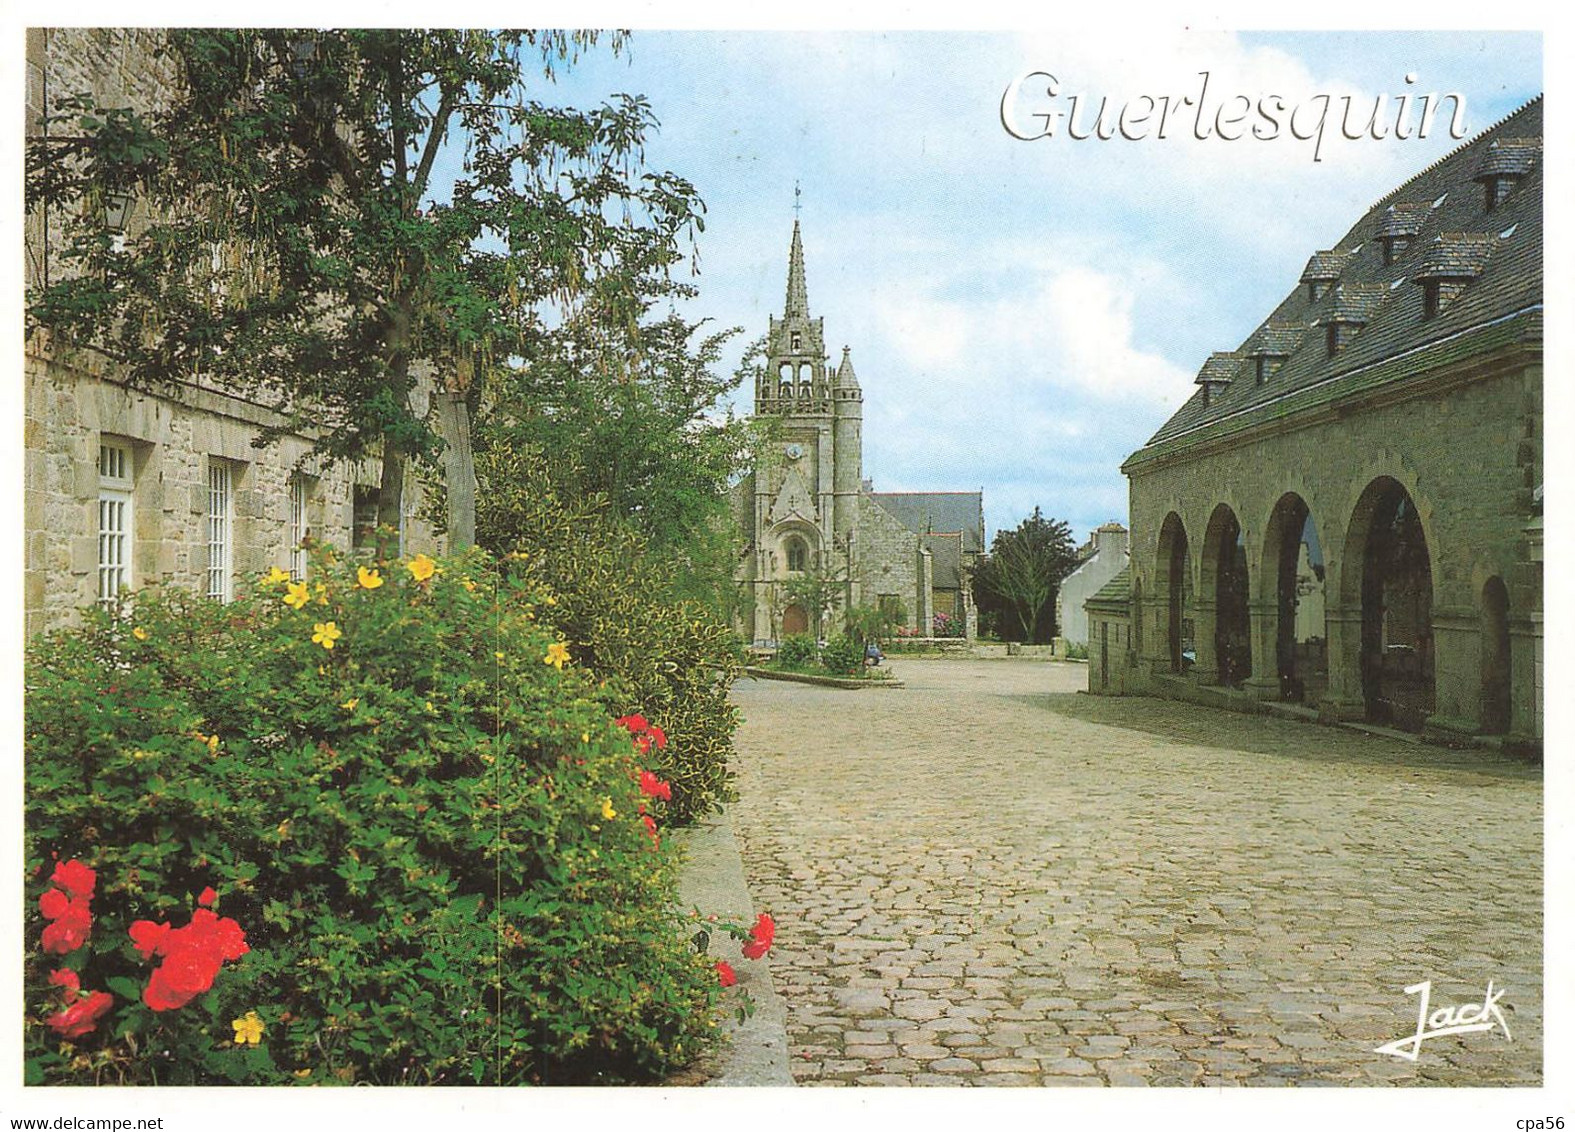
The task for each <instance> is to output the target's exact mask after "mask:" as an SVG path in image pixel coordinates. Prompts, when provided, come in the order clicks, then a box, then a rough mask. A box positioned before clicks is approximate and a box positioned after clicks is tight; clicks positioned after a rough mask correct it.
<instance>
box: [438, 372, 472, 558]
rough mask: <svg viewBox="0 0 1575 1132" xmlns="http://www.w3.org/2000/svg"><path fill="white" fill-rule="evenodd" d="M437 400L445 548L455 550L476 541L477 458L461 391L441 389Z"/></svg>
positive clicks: (459, 549)
mask: <svg viewBox="0 0 1575 1132" xmlns="http://www.w3.org/2000/svg"><path fill="white" fill-rule="evenodd" d="M437 403H438V422H439V425H440V426H441V429H442V433H443V441H444V445H445V447H444V449H443V478H444V480H445V482H446V486H447V489H448V552H449V553H450V554H458V553H459V552H460V551H464V550H469V549H470V548H471V547H472V546H475V545H476V461H475V456H474V453H473V452H472V451H471V447H470V409H469V407H468V406H467V405H466V404H465V394H464V393H463V392H457V393H440V394H439V395H438V399H437Z"/></svg>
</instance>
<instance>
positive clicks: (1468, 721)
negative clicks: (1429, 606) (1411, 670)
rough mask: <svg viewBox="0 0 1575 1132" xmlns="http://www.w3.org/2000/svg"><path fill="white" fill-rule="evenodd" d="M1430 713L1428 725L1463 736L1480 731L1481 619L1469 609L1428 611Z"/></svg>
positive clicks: (1468, 607) (1463, 607) (1439, 607)
mask: <svg viewBox="0 0 1575 1132" xmlns="http://www.w3.org/2000/svg"><path fill="white" fill-rule="evenodd" d="M1432 625H1433V710H1432V712H1430V713H1429V715H1428V718H1427V723H1428V725H1429V726H1432V727H1437V728H1441V729H1443V730H1446V731H1452V732H1456V733H1458V734H1464V735H1474V734H1476V733H1477V732H1478V731H1481V730H1482V616H1481V614H1479V613H1478V612H1477V611H1476V610H1475V609H1472V608H1471V607H1470V606H1438V605H1435V606H1434V607H1433V611H1432Z"/></svg>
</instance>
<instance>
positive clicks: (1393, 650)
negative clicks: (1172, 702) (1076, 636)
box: [1088, 97, 1545, 745]
mask: <svg viewBox="0 0 1575 1132" xmlns="http://www.w3.org/2000/svg"><path fill="white" fill-rule="evenodd" d="M1541 135H1542V99H1541V98H1540V97H1539V98H1538V99H1536V100H1534V101H1533V102H1531V103H1530V104H1528V105H1527V106H1525V107H1523V108H1522V109H1521V110H1519V111H1517V112H1516V113H1515V114H1513V115H1511V116H1510V117H1508V118H1507V119H1505V120H1504V121H1502V122H1500V123H1498V124H1497V125H1495V126H1493V127H1492V128H1491V129H1489V130H1487V131H1485V132H1484V133H1482V134H1481V135H1479V136H1478V137H1476V138H1473V139H1472V140H1470V141H1468V142H1467V143H1465V144H1463V145H1462V146H1460V147H1459V148H1458V149H1456V150H1455V151H1454V152H1452V153H1450V154H1449V155H1448V156H1447V157H1445V158H1443V159H1442V160H1440V161H1439V162H1437V163H1436V164H1434V165H1433V166H1431V167H1429V168H1428V169H1425V170H1423V171H1422V172H1421V173H1419V174H1417V175H1416V176H1415V177H1413V178H1411V179H1410V180H1409V181H1407V182H1405V183H1404V184H1402V185H1400V186H1399V187H1398V188H1396V189H1395V190H1394V191H1393V192H1391V193H1389V194H1388V195H1387V196H1385V197H1384V198H1383V199H1382V200H1380V201H1378V202H1377V203H1376V204H1375V205H1373V207H1372V208H1371V209H1369V210H1368V211H1367V213H1366V214H1365V215H1363V216H1362V217H1361V218H1360V219H1359V220H1358V221H1357V222H1356V224H1355V225H1354V226H1353V227H1352V228H1351V230H1350V231H1349V232H1348V233H1347V234H1346V235H1345V236H1344V237H1343V238H1342V239H1340V240H1339V241H1338V242H1336V243H1335V244H1334V245H1333V246H1332V247H1330V248H1328V249H1326V250H1315V251H1314V252H1313V253H1312V254H1311V256H1310V258H1309V260H1308V262H1307V266H1306V268H1305V270H1304V271H1303V272H1302V275H1301V278H1300V279H1299V280H1298V281H1296V284H1295V286H1294V288H1293V289H1292V290H1291V291H1290V292H1289V293H1288V294H1287V295H1286V296H1285V298H1284V299H1283V300H1282V301H1281V302H1280V303H1279V305H1278V306H1276V307H1275V308H1274V309H1273V310H1272V311H1271V312H1269V314H1268V316H1267V317H1266V318H1265V319H1264V320H1263V322H1262V323H1261V324H1260V325H1259V327H1258V328H1257V329H1256V330H1255V331H1254V332H1253V333H1252V334H1251V335H1250V336H1249V337H1248V338H1247V340H1246V341H1244V342H1241V343H1239V344H1238V345H1237V346H1236V347H1235V348H1234V349H1230V350H1225V351H1220V352H1217V353H1215V354H1213V355H1212V356H1211V357H1210V358H1209V359H1208V360H1207V361H1205V362H1204V364H1203V366H1202V368H1201V370H1200V372H1199V374H1198V377H1197V385H1198V389H1197V391H1196V392H1195V393H1194V394H1193V396H1192V397H1191V398H1190V399H1189V400H1188V401H1187V402H1186V404H1185V405H1184V406H1182V408H1181V409H1180V410H1178V411H1177V412H1176V414H1175V415H1174V416H1173V417H1171V419H1170V420H1168V421H1167V422H1166V423H1165V424H1164V426H1163V427H1162V428H1161V429H1160V430H1159V431H1158V432H1157V433H1155V434H1154V436H1153V437H1152V438H1151V439H1150V440H1149V441H1148V443H1147V444H1145V445H1144V446H1143V447H1142V448H1140V449H1139V450H1138V451H1137V452H1134V453H1133V454H1132V455H1131V456H1130V457H1129V458H1128V459H1127V461H1126V463H1125V464H1123V465H1122V470H1123V471H1124V472H1125V473H1126V474H1127V476H1128V477H1129V479H1130V490H1131V527H1132V551H1131V570H1130V576H1129V578H1128V579H1126V580H1125V581H1124V582H1123V583H1122V585H1121V586H1119V587H1115V586H1112V587H1108V591H1109V592H1105V593H1103V594H1102V595H1100V596H1101V597H1102V599H1103V600H1102V601H1101V602H1098V603H1093V602H1091V603H1090V604H1089V607H1088V608H1089V614H1090V618H1091V623H1092V624H1091V629H1092V633H1091V637H1092V640H1093V641H1094V642H1096V643H1095V648H1096V649H1097V648H1098V642H1099V641H1100V640H1101V639H1102V638H1101V635H1100V630H1099V627H1098V621H1099V619H1100V617H1101V616H1103V617H1106V618H1108V619H1110V620H1111V624H1112V628H1113V629H1114V630H1115V631H1114V632H1111V631H1109V630H1107V631H1106V633H1105V636H1106V637H1111V638H1120V639H1123V640H1124V641H1125V644H1124V646H1122V647H1120V648H1119V649H1117V648H1116V646H1114V645H1112V646H1111V649H1112V652H1111V654H1110V655H1107V656H1104V657H1102V658H1101V657H1091V662H1090V670H1091V671H1090V690H1091V691H1115V690H1124V691H1141V692H1149V693H1155V694H1161V695H1174V696H1182V697H1187V698H1201V699H1206V700H1211V701H1214V702H1221V703H1232V702H1234V703H1237V704H1238V705H1241V706H1248V705H1249V704H1250V702H1251V701H1254V700H1283V701H1290V702H1299V703H1302V704H1305V705H1308V706H1311V707H1315V708H1317V709H1318V710H1319V711H1320V713H1321V714H1323V715H1324V716H1325V717H1332V718H1339V719H1365V720H1369V721H1372V722H1374V723H1379V724H1385V725H1389V726H1395V727H1400V728H1404V729H1408V730H1413V731H1416V730H1425V731H1429V732H1433V733H1437V734H1440V735H1444V736H1458V737H1463V736H1473V735H1489V736H1503V737H1505V738H1506V739H1507V740H1508V741H1521V742H1525V743H1527V744H1530V745H1535V744H1539V743H1540V741H1541V737H1542V729H1543V723H1542V721H1543V703H1544V698H1545V696H1544V684H1543V675H1542V673H1543V666H1542V656H1543V624H1542V615H1543V600H1542V581H1543V579H1542V483H1543V463H1542V461H1543V453H1542V411H1543V410H1542V161H1541V149H1542V138H1541ZM1118 590H1120V591H1123V593H1124V601H1123V600H1121V598H1122V596H1123V593H1118V592H1117V591H1118ZM1096 605H1098V606H1099V607H1100V608H1096ZM1100 609H1103V613H1101V611H1100ZM1100 673H1103V674H1104V676H1103V681H1102V683H1103V687H1101V680H1100V679H1098V675H1099V674H1100Z"/></svg>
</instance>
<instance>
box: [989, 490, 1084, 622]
mask: <svg viewBox="0 0 1575 1132" xmlns="http://www.w3.org/2000/svg"><path fill="white" fill-rule="evenodd" d="M1076 567H1077V550H1076V547H1075V546H1074V544H1073V542H1072V528H1071V527H1069V526H1068V525H1067V524H1066V523H1065V522H1064V521H1062V520H1060V519H1046V518H1045V517H1044V515H1043V514H1041V512H1040V510H1039V508H1038V507H1035V508H1034V513H1033V514H1032V515H1030V516H1029V517H1028V518H1026V519H1024V520H1023V521H1022V522H1021V523H1019V524H1018V526H1017V528H1016V529H1015V530H1010V531H997V532H996V534H995V539H994V541H992V542H991V544H990V553H989V555H988V556H987V557H986V558H984V559H983V560H982V561H981V562H980V563H979V564H978V565H977V566H976V567H974V573H973V586H974V595H975V598H976V600H977V601H978V603H979V606H980V608H981V609H986V608H994V609H998V610H1000V611H1001V612H1002V613H1005V614H1009V615H1010V616H1011V618H1012V620H1014V621H1015V622H1016V627H1017V628H1018V629H1020V630H1021V632H1022V639H1023V640H1024V641H1027V642H1029V643H1030V644H1032V643H1034V642H1036V641H1039V640H1040V633H1041V631H1042V630H1046V629H1048V632H1047V633H1046V634H1045V635H1046V637H1053V636H1054V635H1055V629H1056V625H1055V599H1056V594H1057V592H1058V591H1059V589H1060V587H1061V582H1062V580H1063V579H1064V578H1065V577H1066V576H1067V575H1068V574H1070V573H1071V572H1072V571H1073V570H1074V569H1075V568H1076ZM1004 627H1005V625H1004V621H1003V628H1004Z"/></svg>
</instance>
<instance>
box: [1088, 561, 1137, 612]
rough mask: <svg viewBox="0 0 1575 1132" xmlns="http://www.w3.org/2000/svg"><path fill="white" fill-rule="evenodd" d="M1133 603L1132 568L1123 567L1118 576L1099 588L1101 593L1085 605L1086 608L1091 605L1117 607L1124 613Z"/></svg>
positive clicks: (1117, 573)
mask: <svg viewBox="0 0 1575 1132" xmlns="http://www.w3.org/2000/svg"><path fill="white" fill-rule="evenodd" d="M1131 601H1132V567H1131V566H1130V565H1128V566H1123V567H1121V569H1120V570H1118V571H1117V572H1116V575H1115V576H1114V577H1113V578H1111V579H1110V581H1108V582H1106V583H1105V584H1104V585H1102V586H1100V587H1099V592H1098V593H1096V594H1094V596H1093V597H1091V598H1089V599H1088V600H1087V601H1085V602H1084V603H1083V606H1084V608H1087V607H1088V606H1090V605H1109V606H1117V607H1119V608H1120V609H1121V610H1122V611H1123V612H1125V611H1126V608H1127V606H1128V604H1129V603H1130V602H1131Z"/></svg>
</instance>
